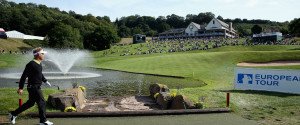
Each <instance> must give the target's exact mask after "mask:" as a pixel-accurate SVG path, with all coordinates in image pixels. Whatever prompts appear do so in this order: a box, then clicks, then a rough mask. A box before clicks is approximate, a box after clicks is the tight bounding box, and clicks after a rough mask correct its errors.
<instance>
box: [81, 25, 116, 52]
mask: <svg viewBox="0 0 300 125" xmlns="http://www.w3.org/2000/svg"><path fill="white" fill-rule="evenodd" d="M119 41H120V38H119V36H118V34H117V30H116V28H115V27H114V26H113V25H108V24H100V25H99V26H98V27H96V29H95V31H94V32H93V33H91V34H89V35H87V36H86V37H85V39H84V48H86V49H90V50H104V49H109V48H110V46H111V44H112V43H116V42H119Z"/></svg>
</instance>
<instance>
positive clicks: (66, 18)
mask: <svg viewBox="0 0 300 125" xmlns="http://www.w3.org/2000/svg"><path fill="white" fill-rule="evenodd" d="M0 22H1V23H0V27H1V28H4V29H5V30H6V31H10V30H17V31H20V32H22V33H25V34H30V35H37V36H46V37H45V43H44V46H49V47H53V48H79V49H83V48H84V49H90V50H103V49H108V48H110V45H111V44H112V43H116V42H118V41H120V37H119V36H118V33H117V27H116V26H115V25H114V23H112V22H111V21H110V19H109V17H107V16H104V17H100V16H97V17H95V16H93V15H91V14H87V15H80V14H76V13H75V12H73V11H69V12H66V11H61V10H59V9H58V8H50V7H47V6H45V5H36V4H34V3H28V4H25V3H19V4H16V3H14V2H9V1H6V0H0Z"/></svg>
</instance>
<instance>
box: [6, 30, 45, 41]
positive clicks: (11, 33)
mask: <svg viewBox="0 0 300 125" xmlns="http://www.w3.org/2000/svg"><path fill="white" fill-rule="evenodd" d="M6 35H7V37H8V38H16V39H36V40H44V37H41V36H33V35H26V34H24V33H21V32H19V31H16V30H13V31H8V32H6Z"/></svg>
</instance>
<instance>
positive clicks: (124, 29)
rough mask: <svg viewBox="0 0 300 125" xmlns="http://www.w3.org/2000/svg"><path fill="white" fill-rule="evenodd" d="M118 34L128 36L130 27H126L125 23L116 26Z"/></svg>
mask: <svg viewBox="0 0 300 125" xmlns="http://www.w3.org/2000/svg"><path fill="white" fill-rule="evenodd" d="M118 35H119V36H120V37H122V38H124V37H129V36H130V35H131V30H130V28H128V27H127V26H125V25H121V26H120V27H119V28H118Z"/></svg>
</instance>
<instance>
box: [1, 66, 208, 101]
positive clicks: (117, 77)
mask: <svg viewBox="0 0 300 125" xmlns="http://www.w3.org/2000/svg"><path fill="white" fill-rule="evenodd" d="M21 72H22V71H20V70H17V69H0V87H14V88H17V87H18V84H17V83H16V82H18V81H19V78H20V75H21ZM46 72H47V71H46ZM70 72H82V73H88V74H94V75H95V74H96V75H95V76H94V77H89V78H84V77H83V78H81V77H78V78H71V79H52V78H51V77H53V76H52V75H51V73H44V75H45V77H46V78H47V77H49V78H51V79H49V78H48V81H49V82H50V83H51V84H52V87H55V88H57V87H59V88H60V89H65V88H72V86H73V85H74V84H77V85H81V86H84V87H86V89H87V96H88V97H93V96H126V95H149V86H150V84H153V83H160V84H166V85H167V86H168V87H169V88H172V89H178V90H180V89H181V88H186V87H201V86H204V85H205V84H204V83H203V82H202V81H197V80H192V79H185V78H175V77H167V76H155V75H146V74H136V73H128V72H121V71H114V70H103V69H94V68H84V69H81V68H72V69H71V70H70ZM9 73H13V74H15V75H16V76H15V77H11V78H8V77H5V76H6V75H7V74H9ZM4 77H5V78H4ZM66 77H67V76H66ZM44 87H46V86H44Z"/></svg>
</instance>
